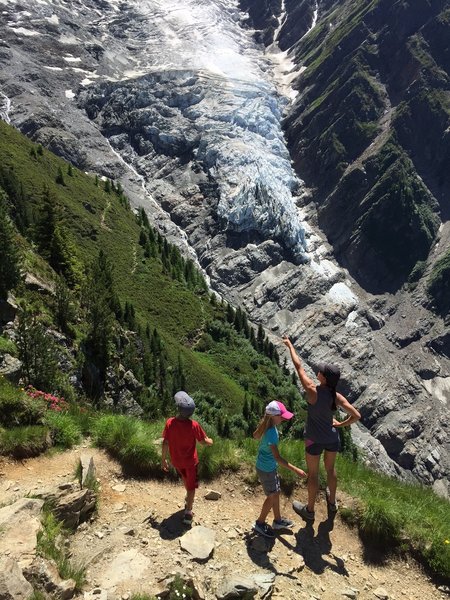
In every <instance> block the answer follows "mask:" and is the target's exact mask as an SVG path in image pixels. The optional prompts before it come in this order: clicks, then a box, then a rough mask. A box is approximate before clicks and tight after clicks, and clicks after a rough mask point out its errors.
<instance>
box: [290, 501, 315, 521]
mask: <svg viewBox="0 0 450 600" xmlns="http://www.w3.org/2000/svg"><path fill="white" fill-rule="evenodd" d="M292 510H293V511H294V512H296V513H297V514H298V515H300V516H301V518H302V519H304V520H305V521H314V519H315V516H316V515H315V512H314V511H312V512H311V511H309V510H308V506H307V505H306V504H302V503H301V502H297V501H295V502H293V503H292Z"/></svg>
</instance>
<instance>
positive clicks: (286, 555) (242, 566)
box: [0, 446, 448, 600]
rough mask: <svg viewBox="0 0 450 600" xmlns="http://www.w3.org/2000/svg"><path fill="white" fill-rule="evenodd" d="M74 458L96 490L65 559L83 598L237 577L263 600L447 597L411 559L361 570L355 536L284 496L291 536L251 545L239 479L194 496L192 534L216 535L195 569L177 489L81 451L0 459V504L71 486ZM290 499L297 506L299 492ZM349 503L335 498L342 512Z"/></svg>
mask: <svg viewBox="0 0 450 600" xmlns="http://www.w3.org/2000/svg"><path fill="white" fill-rule="evenodd" d="M81 453H83V454H87V453H89V454H92V455H93V456H94V461H95V464H96V469H97V477H98V479H99V480H100V485H101V489H100V505H99V513H98V516H97V518H96V519H95V520H93V521H92V522H90V523H84V524H82V525H81V526H80V527H79V528H78V530H77V532H76V533H75V534H74V535H73V536H72V537H71V540H70V550H71V553H72V560H74V561H75V562H78V563H83V564H86V565H87V583H86V585H85V589H86V591H87V592H89V591H92V590H93V589H94V588H101V589H103V590H106V591H107V592H108V594H107V598H108V600H118V599H121V600H122V599H123V600H126V599H127V598H130V597H131V594H132V593H134V592H145V593H155V592H157V591H158V589H159V587H160V583H159V582H160V580H161V579H163V578H164V577H165V576H167V575H169V574H173V573H175V572H182V573H186V574H188V575H190V576H193V577H194V579H195V580H196V581H197V582H199V584H200V586H201V587H203V589H204V591H205V598H206V600H208V599H209V598H211V599H213V598H215V597H216V591H217V590H218V589H219V588H220V586H221V585H223V584H224V583H226V582H227V581H230V580H231V579H232V578H233V577H235V576H237V575H239V576H247V577H255V576H257V577H260V578H262V580H264V578H265V581H267V582H269V584H270V585H271V587H272V589H273V591H272V598H279V599H281V598H283V599H286V600H290V599H299V600H303V599H304V600H332V599H337V598H342V599H345V598H355V599H358V600H359V599H361V600H369V599H370V600H375V599H376V598H379V599H382V598H386V599H388V600H419V599H420V600H435V599H439V598H448V596H446V595H444V594H443V593H442V592H440V591H439V590H438V589H437V588H436V587H435V586H434V585H433V583H432V582H431V581H430V580H429V579H428V578H427V576H426V575H425V574H424V573H423V571H422V570H421V569H420V568H419V567H418V566H417V565H416V564H414V563H413V562H411V561H410V560H409V561H406V560H398V559H395V560H389V561H388V562H386V563H385V564H376V563H371V562H369V559H368V558H367V555H366V552H365V550H364V548H363V546H362V545H361V543H360V541H359V538H358V536H357V535H356V533H355V532H353V531H351V530H350V529H349V528H348V527H347V526H346V525H345V524H344V523H343V522H342V521H341V520H340V517H339V516H337V517H336V519H335V520H334V522H332V521H330V520H328V519H327V515H326V506H325V502H324V500H323V499H322V500H321V501H320V502H319V505H318V512H317V519H316V521H315V523H314V525H313V526H310V525H308V526H306V525H305V524H304V523H303V522H302V521H301V520H300V519H299V518H298V517H297V516H296V515H295V514H294V513H293V512H292V509H291V501H290V499H288V498H285V497H283V500H282V504H283V513H284V514H285V515H286V516H288V517H290V518H293V519H294V520H295V522H296V526H295V527H294V530H293V531H292V532H291V533H286V534H282V535H279V536H278V537H277V538H276V540H275V541H274V543H269V544H268V543H267V542H266V541H265V540H263V539H262V538H260V537H258V536H254V535H253V534H251V533H250V532H249V530H250V527H251V525H252V522H253V520H254V518H255V516H256V515H257V513H258V511H259V508H260V504H261V501H262V494H261V492H260V489H259V487H256V488H254V487H252V486H251V485H250V484H248V483H246V482H245V477H244V476H243V475H242V474H239V475H235V474H233V475H232V476H229V477H223V478H221V479H220V480H217V481H215V482H214V483H213V485H212V488H213V489H214V490H215V491H217V492H219V493H220V495H221V497H220V499H218V500H216V501H213V500H207V499H205V497H204V496H205V494H206V492H207V491H208V489H210V488H208V486H206V485H205V484H203V485H202V486H201V488H200V489H199V491H198V495H197V500H196V504H195V523H194V525H195V524H198V525H202V526H204V527H207V528H209V529H211V530H212V532H211V534H212V535H213V536H215V541H214V542H213V544H214V550H213V553H212V555H211V557H210V558H209V559H207V560H206V561H204V562H202V563H200V562H197V561H194V560H192V559H191V558H190V555H189V554H188V553H187V552H186V551H185V550H183V549H181V547H180V538H181V537H182V535H183V534H184V533H185V532H186V530H185V529H183V527H182V525H181V515H182V508H183V498H184V493H183V489H182V487H181V485H177V484H174V483H168V482H159V481H153V480H137V479H127V478H124V477H123V476H122V473H121V469H120V466H119V465H118V464H117V463H115V462H114V461H112V460H111V459H110V458H109V457H108V456H107V455H106V454H105V453H104V452H102V451H99V450H96V449H90V448H88V447H87V446H84V447H82V448H77V449H74V450H71V451H68V452H65V453H63V454H56V455H53V456H41V457H38V458H35V459H29V460H26V461H22V462H14V461H11V460H8V459H4V458H0V498H1V503H2V504H3V505H5V504H9V503H11V502H12V501H14V500H16V499H18V498H21V497H23V495H25V494H33V491H34V490H36V489H39V488H42V487H43V486H44V487H45V486H51V485H55V484H58V483H61V482H65V481H68V480H71V479H72V478H73V472H74V466H75V464H76V461H77V459H78V457H79V456H80V454H81ZM296 495H297V497H298V498H299V499H300V500H304V499H305V497H306V491H305V489H304V488H301V489H299V490H298V491H297V494H296ZM349 501H351V500H350V499H348V498H345V497H344V496H343V495H342V494H341V503H345V502H349ZM272 582H273V586H272ZM80 597H81V598H82V597H83V596H80ZM86 597H90V595H89V596H88V595H86ZM99 597H100V596H99Z"/></svg>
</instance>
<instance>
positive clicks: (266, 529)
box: [253, 521, 275, 538]
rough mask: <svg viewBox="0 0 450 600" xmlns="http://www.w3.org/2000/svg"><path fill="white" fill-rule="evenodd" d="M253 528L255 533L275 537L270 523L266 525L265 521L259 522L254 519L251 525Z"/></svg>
mask: <svg viewBox="0 0 450 600" xmlns="http://www.w3.org/2000/svg"><path fill="white" fill-rule="evenodd" d="M253 529H254V530H255V531H256V533H259V534H261V535H263V536H264V537H267V538H274V537H275V534H274V532H273V529H272V527H271V526H270V525H268V524H267V523H259V522H258V521H256V522H255V524H254V525H253Z"/></svg>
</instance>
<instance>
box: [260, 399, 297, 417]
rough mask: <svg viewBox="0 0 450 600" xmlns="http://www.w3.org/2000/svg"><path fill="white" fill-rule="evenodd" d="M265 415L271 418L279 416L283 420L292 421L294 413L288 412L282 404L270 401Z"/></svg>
mask: <svg viewBox="0 0 450 600" xmlns="http://www.w3.org/2000/svg"><path fill="white" fill-rule="evenodd" d="M266 415H270V416H271V417H277V416H281V417H282V418H283V419H286V420H289V419H292V417H293V416H294V413H291V412H289V411H288V410H287V408H286V407H285V405H284V404H283V403H282V402H279V401H278V400H272V402H269V404H268V405H267V406H266Z"/></svg>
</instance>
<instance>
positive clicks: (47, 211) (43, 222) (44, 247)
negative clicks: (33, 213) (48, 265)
mask: <svg viewBox="0 0 450 600" xmlns="http://www.w3.org/2000/svg"><path fill="white" fill-rule="evenodd" d="M56 220H57V219H56V201H55V198H54V196H53V195H52V194H50V190H49V188H48V187H45V188H44V190H43V192H42V197H41V202H40V204H39V208H38V214H37V217H36V219H35V224H34V239H35V241H36V243H37V246H38V248H39V252H40V254H41V255H42V256H43V257H44V258H45V259H46V260H47V261H50V257H51V247H52V241H53V237H54V235H55V227H56Z"/></svg>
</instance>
